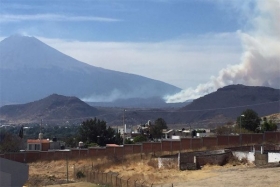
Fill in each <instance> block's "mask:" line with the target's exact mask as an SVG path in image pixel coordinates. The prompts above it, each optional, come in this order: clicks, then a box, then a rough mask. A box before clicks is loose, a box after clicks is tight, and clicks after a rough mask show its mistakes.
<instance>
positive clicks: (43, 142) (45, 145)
mask: <svg viewBox="0 0 280 187" xmlns="http://www.w3.org/2000/svg"><path fill="white" fill-rule="evenodd" d="M49 149H50V140H48V139H35V140H34V139H28V140H27V150H28V151H48V150H49Z"/></svg>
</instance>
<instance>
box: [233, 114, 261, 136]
mask: <svg viewBox="0 0 280 187" xmlns="http://www.w3.org/2000/svg"><path fill="white" fill-rule="evenodd" d="M260 120H261V119H260V118H259V116H258V114H257V113H256V112H255V111H254V110H252V109H247V110H245V111H244V112H242V114H241V115H240V116H239V117H238V118H237V119H236V123H237V124H238V127H240V126H241V127H242V128H244V129H247V130H249V131H251V132H257V131H258V129H259V126H260ZM240 123H241V124H240Z"/></svg>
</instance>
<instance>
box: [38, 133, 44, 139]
mask: <svg viewBox="0 0 280 187" xmlns="http://www.w3.org/2000/svg"><path fill="white" fill-rule="evenodd" d="M39 139H40V140H42V139H43V133H41V132H40V133H39Z"/></svg>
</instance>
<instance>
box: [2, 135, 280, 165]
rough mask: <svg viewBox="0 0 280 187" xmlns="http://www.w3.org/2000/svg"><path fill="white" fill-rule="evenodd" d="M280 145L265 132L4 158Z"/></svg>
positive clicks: (23, 159) (279, 138)
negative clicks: (264, 144)
mask: <svg viewBox="0 0 280 187" xmlns="http://www.w3.org/2000/svg"><path fill="white" fill-rule="evenodd" d="M266 142H268V143H280V132H265V133H263V134H261V133H259V134H240V135H224V136H216V137H203V138H181V139H180V140H170V139H169V140H162V141H161V142H145V143H142V144H134V145H124V146H121V147H95V148H89V149H71V150H70V151H60V150H50V151H25V152H21V153H6V154H2V155H0V157H2V158H6V159H9V160H14V161H18V162H34V161H36V160H59V159H65V158H66V157H67V158H69V159H76V158H78V159H80V158H81V159H82V158H90V157H107V156H112V155H113V156H116V157H123V156H125V155H132V154H139V155H141V156H142V155H144V154H154V155H157V156H160V155H162V153H165V154H166V153H167V152H168V153H170V154H174V153H179V152H187V151H191V150H192V151H195V150H203V149H204V150H207V149H208V150H209V149H213V148H214V149H215V148H224V147H228V148H229V147H237V146H238V147H242V146H246V145H255V144H263V143H266Z"/></svg>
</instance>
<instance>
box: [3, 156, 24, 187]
mask: <svg viewBox="0 0 280 187" xmlns="http://www.w3.org/2000/svg"><path fill="white" fill-rule="evenodd" d="M0 166H1V167H0V186H13V187H17V186H23V185H24V183H25V182H26V181H27V180H28V171H29V167H28V165H27V164H23V163H19V162H15V161H11V160H8V159H4V158H0Z"/></svg>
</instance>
